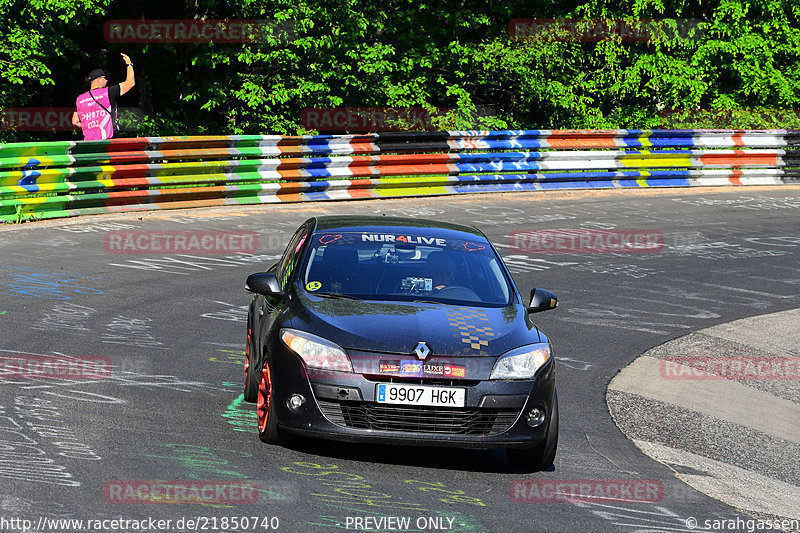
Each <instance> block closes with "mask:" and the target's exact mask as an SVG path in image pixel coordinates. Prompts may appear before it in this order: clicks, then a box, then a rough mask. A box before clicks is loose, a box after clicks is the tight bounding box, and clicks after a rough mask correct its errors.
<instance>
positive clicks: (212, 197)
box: [0, 130, 800, 221]
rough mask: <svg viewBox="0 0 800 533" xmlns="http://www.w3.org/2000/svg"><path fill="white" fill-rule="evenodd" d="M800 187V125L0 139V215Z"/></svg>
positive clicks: (2, 217) (1, 217) (5, 217)
mask: <svg viewBox="0 0 800 533" xmlns="http://www.w3.org/2000/svg"><path fill="white" fill-rule="evenodd" d="M783 183H800V130H765V131H736V130H725V131H722V130H713V131H712V130H653V131H642V130H563V131H557V130H554V131H546V130H524V131H451V132H433V133H402V132H399V133H398V132H392V133H375V134H364V135H314V136H311V135H309V136H302V137H287V136H277V135H231V136H207V137H145V138H135V139H113V140H107V141H79V142H69V141H65V142H43V143H16V144H5V145H0V220H4V221H13V220H19V219H29V218H35V219H38V218H56V217H65V216H73V215H81V214H93V213H108V212H118V211H135V210H150V209H165V208H184V207H200V206H217V205H236V204H258V203H271V202H296V201H315V200H341V199H358V198H387V197H398V196H424V195H440V194H458V193H471V192H511V191H531V190H543V189H576V188H606V187H686V186H692V185H764V184H770V185H771V184H783Z"/></svg>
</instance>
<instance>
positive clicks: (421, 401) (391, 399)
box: [375, 383, 467, 407]
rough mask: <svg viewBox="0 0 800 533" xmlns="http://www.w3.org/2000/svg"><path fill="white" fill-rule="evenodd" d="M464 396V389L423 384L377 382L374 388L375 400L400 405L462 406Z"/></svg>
mask: <svg viewBox="0 0 800 533" xmlns="http://www.w3.org/2000/svg"><path fill="white" fill-rule="evenodd" d="M466 396H467V394H466V389H456V388H448V387H426V386H424V385H400V384H397V383H379V384H378V385H377V387H376V389H375V401H376V402H378V403H394V404H401V405H426V406H433V407H464V404H465V403H466V402H465V398H466Z"/></svg>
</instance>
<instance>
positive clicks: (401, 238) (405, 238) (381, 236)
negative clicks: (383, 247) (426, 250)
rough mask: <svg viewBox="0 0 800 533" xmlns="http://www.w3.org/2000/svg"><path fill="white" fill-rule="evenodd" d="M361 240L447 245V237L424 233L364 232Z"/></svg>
mask: <svg viewBox="0 0 800 533" xmlns="http://www.w3.org/2000/svg"><path fill="white" fill-rule="evenodd" d="M361 242H399V243H401V244H424V245H428V246H447V240H446V239H440V238H437V237H424V236H422V235H388V234H385V233H362V234H361Z"/></svg>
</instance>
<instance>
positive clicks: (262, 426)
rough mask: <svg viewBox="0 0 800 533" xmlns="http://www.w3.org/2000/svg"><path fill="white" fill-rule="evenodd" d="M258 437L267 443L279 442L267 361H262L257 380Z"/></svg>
mask: <svg viewBox="0 0 800 533" xmlns="http://www.w3.org/2000/svg"><path fill="white" fill-rule="evenodd" d="M257 404H258V405H257V409H256V413H257V415H258V437H259V438H260V439H261V440H262V441H263V442H266V443H267V444H281V436H280V433H279V432H278V424H277V423H276V422H275V394H274V391H273V390H272V373H271V371H270V368H269V362H268V361H265V362H264V368H263V369H262V370H261V378H260V380H259V382H258V401H257Z"/></svg>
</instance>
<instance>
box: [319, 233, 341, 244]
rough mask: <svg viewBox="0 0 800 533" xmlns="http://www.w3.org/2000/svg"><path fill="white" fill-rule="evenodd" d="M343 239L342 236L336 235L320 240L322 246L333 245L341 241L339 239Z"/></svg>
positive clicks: (326, 236) (324, 236) (321, 237)
mask: <svg viewBox="0 0 800 533" xmlns="http://www.w3.org/2000/svg"><path fill="white" fill-rule="evenodd" d="M341 238H342V236H341V235H340V234H336V235H322V236H320V238H319V243H320V244H330V243H332V242H334V241H338V240H339V239H341Z"/></svg>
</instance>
